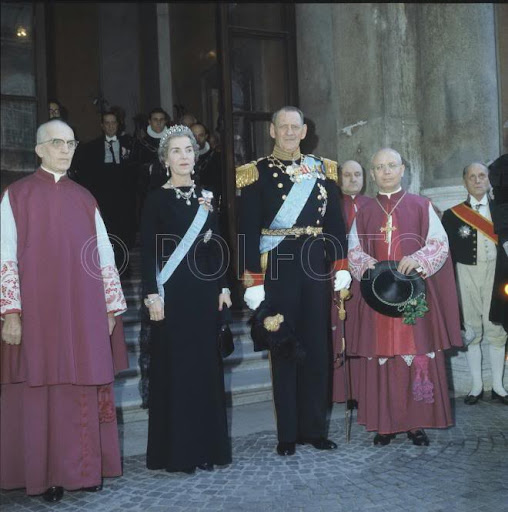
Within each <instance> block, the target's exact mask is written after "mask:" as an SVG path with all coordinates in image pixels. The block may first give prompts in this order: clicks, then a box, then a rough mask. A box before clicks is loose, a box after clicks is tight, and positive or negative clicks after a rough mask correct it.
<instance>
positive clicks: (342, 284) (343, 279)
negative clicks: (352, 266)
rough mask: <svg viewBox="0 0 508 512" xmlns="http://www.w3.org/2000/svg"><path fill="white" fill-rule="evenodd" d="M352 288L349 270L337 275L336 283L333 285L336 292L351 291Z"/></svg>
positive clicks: (339, 272)
mask: <svg viewBox="0 0 508 512" xmlns="http://www.w3.org/2000/svg"><path fill="white" fill-rule="evenodd" d="M350 286H351V274H350V273H349V272H348V271H347V270H339V271H338V272H337V273H336V274H335V283H334V285H333V289H334V291H336V292H338V291H339V290H343V289H344V288H345V289H349V287H350Z"/></svg>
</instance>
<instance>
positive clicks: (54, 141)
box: [39, 139, 79, 150]
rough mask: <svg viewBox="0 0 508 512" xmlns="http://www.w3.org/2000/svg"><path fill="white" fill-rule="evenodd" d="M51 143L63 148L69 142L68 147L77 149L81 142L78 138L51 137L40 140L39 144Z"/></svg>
mask: <svg viewBox="0 0 508 512" xmlns="http://www.w3.org/2000/svg"><path fill="white" fill-rule="evenodd" d="M48 143H51V145H52V146H53V147H55V148H57V149H62V148H63V147H64V146H65V144H67V147H68V148H69V149H71V150H73V149H76V148H77V147H78V144H79V142H78V141H77V140H63V139H49V140H45V141H44V142H39V144H48Z"/></svg>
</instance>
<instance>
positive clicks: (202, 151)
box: [198, 141, 210, 156]
mask: <svg viewBox="0 0 508 512" xmlns="http://www.w3.org/2000/svg"><path fill="white" fill-rule="evenodd" d="M208 151H210V144H208V142H206V141H205V145H204V146H203V149H200V150H199V151H198V155H199V156H202V155H205V154H206V153H208Z"/></svg>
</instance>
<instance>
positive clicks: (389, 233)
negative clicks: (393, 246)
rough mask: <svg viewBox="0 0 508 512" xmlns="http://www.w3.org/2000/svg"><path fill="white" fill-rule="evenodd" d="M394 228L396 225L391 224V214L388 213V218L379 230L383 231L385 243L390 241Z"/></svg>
mask: <svg viewBox="0 0 508 512" xmlns="http://www.w3.org/2000/svg"><path fill="white" fill-rule="evenodd" d="M396 229H397V227H396V226H392V216H391V215H388V218H387V219H386V224H385V225H384V226H383V227H382V228H380V230H379V231H380V232H381V233H385V242H386V243H387V244H389V243H391V241H392V231H396Z"/></svg>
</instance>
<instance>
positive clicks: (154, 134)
mask: <svg viewBox="0 0 508 512" xmlns="http://www.w3.org/2000/svg"><path fill="white" fill-rule="evenodd" d="M167 131H168V128H167V127H166V126H165V127H164V130H162V131H161V132H160V133H157V132H154V131H153V129H152V127H151V126H150V125H148V126H147V127H146V133H148V135H150V137H152V138H154V139H162V137H164V135H166V132H167Z"/></svg>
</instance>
